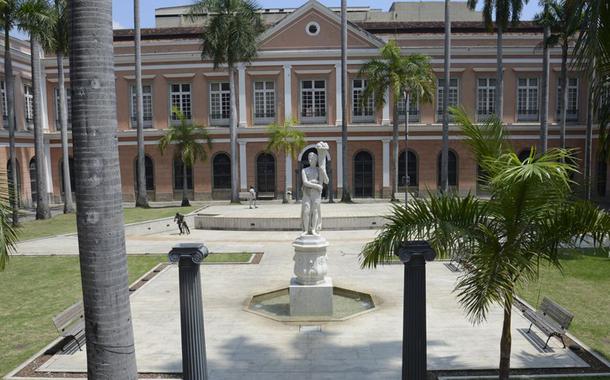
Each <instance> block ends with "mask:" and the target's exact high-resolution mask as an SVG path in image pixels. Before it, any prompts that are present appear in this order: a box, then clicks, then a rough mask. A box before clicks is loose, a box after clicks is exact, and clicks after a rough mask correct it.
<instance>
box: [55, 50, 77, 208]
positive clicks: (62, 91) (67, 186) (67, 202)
mask: <svg viewBox="0 0 610 380" xmlns="http://www.w3.org/2000/svg"><path fill="white" fill-rule="evenodd" d="M57 78H58V80H57V82H58V88H59V99H58V101H59V107H58V108H59V123H60V128H61V151H62V155H63V157H62V159H61V165H62V168H63V172H64V175H63V178H62V180H63V183H64V214H69V213H73V212H74V202H73V201H72V184H71V181H70V177H71V176H72V173H70V151H69V149H68V100H67V99H66V83H65V81H66V79H65V78H64V56H63V54H62V53H61V52H57Z"/></svg>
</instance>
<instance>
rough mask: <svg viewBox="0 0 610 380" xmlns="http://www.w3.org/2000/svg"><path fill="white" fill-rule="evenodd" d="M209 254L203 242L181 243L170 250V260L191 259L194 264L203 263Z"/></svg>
mask: <svg viewBox="0 0 610 380" xmlns="http://www.w3.org/2000/svg"><path fill="white" fill-rule="evenodd" d="M208 254H209V251H208V249H207V247H206V246H205V245H204V244H203V243H180V244H177V245H175V246H174V247H173V248H172V250H171V251H169V254H168V256H169V261H170V262H172V263H178V262H180V260H181V259H183V258H184V259H191V260H192V261H193V264H197V265H199V264H201V263H202V262H203V259H205V258H206V257H207V256H208Z"/></svg>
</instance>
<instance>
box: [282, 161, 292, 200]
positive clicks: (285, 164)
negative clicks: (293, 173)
mask: <svg viewBox="0 0 610 380" xmlns="http://www.w3.org/2000/svg"><path fill="white" fill-rule="evenodd" d="M284 156H285V157H286V158H285V160H286V161H285V162H284V182H285V184H284V194H283V195H282V203H288V189H289V188H290V183H288V177H289V176H290V168H289V167H288V163H289V162H290V159H291V158H292V157H291V156H290V154H289V153H288V150H285V151H284Z"/></svg>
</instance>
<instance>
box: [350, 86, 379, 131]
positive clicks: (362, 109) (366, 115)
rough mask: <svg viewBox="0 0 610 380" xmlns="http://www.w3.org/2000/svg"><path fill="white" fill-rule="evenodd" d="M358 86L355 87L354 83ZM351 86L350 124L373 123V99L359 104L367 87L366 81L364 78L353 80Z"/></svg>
mask: <svg viewBox="0 0 610 380" xmlns="http://www.w3.org/2000/svg"><path fill="white" fill-rule="evenodd" d="M357 82H360V85H359V86H358V87H356V83H357ZM351 85H352V91H351V96H352V107H351V108H352V109H351V113H352V122H353V123H374V122H375V99H374V97H373V96H371V97H370V98H369V99H368V100H367V104H360V100H359V99H360V98H361V97H362V94H363V93H364V89H365V88H366V86H367V85H368V80H367V79H364V78H353V79H352V80H351Z"/></svg>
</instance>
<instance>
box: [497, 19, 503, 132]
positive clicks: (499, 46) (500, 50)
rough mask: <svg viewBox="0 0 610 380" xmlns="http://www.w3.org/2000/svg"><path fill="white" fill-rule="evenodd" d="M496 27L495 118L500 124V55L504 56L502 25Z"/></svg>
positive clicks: (501, 72) (501, 83) (501, 71)
mask: <svg viewBox="0 0 610 380" xmlns="http://www.w3.org/2000/svg"><path fill="white" fill-rule="evenodd" d="M497 25H498V36H497V41H496V44H497V47H496V55H497V58H496V59H497V68H496V116H498V119H500V120H501V121H502V122H504V63H503V61H502V54H504V47H503V40H502V34H503V33H504V32H503V30H502V25H501V24H497Z"/></svg>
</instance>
